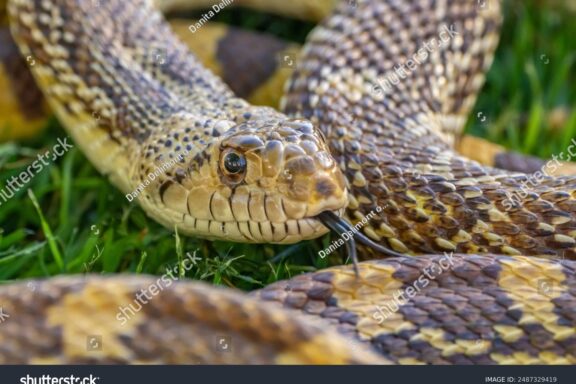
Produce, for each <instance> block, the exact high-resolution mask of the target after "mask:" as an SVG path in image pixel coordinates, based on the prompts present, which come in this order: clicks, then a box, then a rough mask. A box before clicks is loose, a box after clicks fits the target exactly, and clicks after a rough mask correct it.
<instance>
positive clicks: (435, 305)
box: [0, 0, 576, 364]
mask: <svg viewBox="0 0 576 384" xmlns="http://www.w3.org/2000/svg"><path fill="white" fill-rule="evenodd" d="M8 11H9V15H10V20H11V28H12V33H13V36H14V38H15V40H16V42H17V44H18V46H19V48H20V50H21V52H22V54H23V55H24V57H27V56H32V57H34V59H35V60H36V65H35V66H34V67H33V68H32V69H33V73H34V76H35V79H36V81H37V82H38V84H39V85H40V88H41V89H42V91H43V93H44V95H45V96H46V98H47V100H48V102H49V103H50V106H51V108H52V109H53V110H54V111H55V112H56V114H57V116H58V117H59V119H60V120H61V122H62V123H63V124H64V126H65V127H66V129H67V131H68V133H69V134H70V135H71V136H72V137H73V139H74V140H75V142H76V143H77V145H78V146H79V147H80V148H81V149H82V150H83V151H84V153H85V154H86V156H87V157H88V158H89V159H90V161H91V162H92V163H93V164H94V165H95V166H96V168H97V169H98V170H99V171H100V172H101V173H103V174H104V175H106V176H107V177H109V178H110V180H111V181H112V183H114V184H115V185H116V186H117V187H118V188H119V189H120V190H122V192H123V193H125V194H131V195H134V198H135V199H137V200H138V202H139V203H140V205H141V206H142V207H143V209H144V210H145V211H146V212H147V213H148V214H149V215H150V216H151V217H153V218H155V219H156V220H158V221H159V222H161V223H162V224H164V225H166V226H168V227H170V228H173V227H174V226H176V227H177V228H178V229H179V231H180V232H181V233H186V234H190V235H194V236H201V237H206V238H210V239H228V240H234V241H240V242H273V243H293V242H297V241H300V240H303V239H308V238H315V237H318V236H320V235H322V234H324V233H326V232H327V231H328V228H327V227H326V226H324V224H325V225H327V226H328V227H330V228H331V229H334V230H336V231H339V230H340V231H342V230H346V229H347V228H350V226H351V225H354V226H356V228H357V229H358V231H359V233H358V234H357V237H358V239H364V241H363V244H362V245H360V246H359V248H358V249H359V255H360V257H361V258H363V259H376V260H369V261H364V262H362V263H359V264H358V265H357V273H355V271H354V269H353V268H352V267H351V266H339V267H334V268H330V269H326V270H322V271H318V272H316V273H312V274H305V275H301V276H297V277H295V278H293V279H292V280H289V281H284V282H278V283H275V284H272V285H270V286H268V287H265V288H264V289H262V290H260V291H257V292H254V293H252V294H250V295H246V294H243V293H239V292H234V291H231V290H228V289H223V288H215V287H210V286H207V285H204V284H201V283H193V282H165V281H163V280H161V279H157V278H153V277H127V276H114V277H84V278H78V277H61V278H55V279H50V280H46V281H41V282H34V283H32V284H35V285H34V287H35V289H34V290H30V289H29V287H28V286H27V285H26V283H20V284H12V285H7V286H3V287H2V288H0V303H1V304H2V306H3V309H4V310H5V311H6V313H8V314H10V316H11V318H9V319H8V321H5V322H3V323H2V324H0V341H1V342H0V361H1V362H4V363H92V362H109V363H289V364H290V363H311V364H325V363H333V364H353V363H360V364H366V363H368V364H372V363H382V364H386V363H399V364H419V363H432V364H446V363H449V364H450V363H451V364H470V363H474V364H514V363H517V364H538V363H540V364H542V363H546V364H575V363H576V327H575V325H576V279H575V278H574V273H575V269H576V262H574V261H572V260H571V259H574V258H575V245H576V242H575V240H574V239H575V238H576V231H575V225H576V217H575V214H574V212H575V210H576V204H575V202H574V196H573V194H574V187H575V185H576V179H575V178H573V177H561V178H552V177H543V178H542V179H541V180H540V182H539V183H538V184H537V185H536V186H534V187H533V188H532V189H531V191H530V193H528V194H525V195H521V194H519V193H518V192H519V191H520V184H521V182H522V181H525V180H526V179H527V177H528V176H527V175H523V174H517V173H509V172H506V171H502V170H498V169H494V168H488V167H483V166H481V165H479V164H478V163H475V162H472V161H470V160H468V159H466V158H464V157H461V156H459V155H458V154H457V153H456V152H454V150H453V149H452V145H453V143H454V138H455V136H456V135H457V134H458V133H459V132H460V131H461V130H462V127H463V125H464V123H465V119H466V116H467V114H468V112H469V111H470V109H471V107H472V106H473V104H474V101H475V98H476V94H477V93H478V91H479V89H480V88H481V86H482V84H483V82H484V72H485V71H486V70H487V68H488V67H489V65H490V64H491V61H492V56H493V52H494V49H495V47H496V45H497V42H498V29H499V26H500V23H501V16H500V4H499V3H498V2H496V1H491V2H489V6H488V7H482V8H480V7H478V6H476V3H475V2H470V1H464V0H455V1H450V2H448V1H441V0H438V1H433V0H412V1H395V0H387V1H376V0H371V1H370V0H366V1H355V2H342V3H341V4H339V5H338V6H337V7H336V9H335V10H334V11H333V13H332V14H331V15H330V16H329V17H328V18H326V19H325V20H324V21H323V22H322V23H321V24H320V25H319V26H318V27H317V28H316V29H315V30H314V31H313V32H312V33H311V35H310V36H309V38H308V41H307V44H306V46H305V47H304V51H303V57H302V59H301V61H300V62H299V64H298V66H297V68H296V69H295V72H294V74H293V76H292V78H291V80H290V81H289V83H288V84H287V87H286V95H285V98H284V100H283V111H284V113H280V112H277V111H275V110H274V109H272V108H267V107H255V106H251V105H250V104H248V103H247V102H245V101H243V100H242V99H239V98H237V97H235V96H234V95H233V93H232V92H231V91H230V90H229V89H228V88H227V87H226V86H225V85H224V84H223V83H222V82H221V81H220V80H219V79H218V78H216V77H215V76H214V75H212V74H211V73H210V72H209V71H207V70H206V69H205V68H204V67H203V66H202V65H201V64H200V63H199V62H198V61H197V59H196V58H195V57H194V56H192V55H191V54H190V53H189V52H188V51H187V49H186V47H185V46H184V45H183V44H182V43H181V42H180V41H179V40H178V39H177V38H176V37H175V36H174V35H173V34H172V32H171V31H170V29H169V28H168V26H167V24H166V23H165V21H164V20H163V17H162V16H161V14H160V13H159V12H158V11H156V10H155V9H154V7H153V4H152V3H151V2H149V1H146V0H133V1H120V0H109V1H105V0H100V1H98V2H96V3H94V2H92V1H88V0H54V1H47V0H11V1H10V2H9V5H8ZM447 34H448V35H449V36H450V37H449V38H448V39H447V40H444V37H446V36H447ZM440 39H442V40H440ZM434 41H435V42H436V45H434V43H433V42H434ZM440 41H442V44H440V43H439V42H440ZM426 44H432V45H426ZM423 47H432V48H425V50H424V51H423V50H422V49H423ZM150 52H163V53H164V54H165V59H166V60H163V62H162V63H161V64H160V63H158V61H156V60H154V59H153V58H151V57H150V56H151V54H150ZM416 53H418V56H416ZM416 57H418V59H419V60H418V61H416ZM411 58H412V59H411ZM409 60H412V62H411V64H408V61H409ZM414 61H416V63H417V64H415V62H414ZM401 64H403V65H404V67H403V68H404V71H405V73H404V75H405V76H404V77H405V78H403V79H402V81H399V82H397V84H394V87H393V88H392V89H391V90H387V91H386V92H384V89H383V88H379V86H378V85H379V84H382V81H383V80H382V79H389V78H391V76H392V75H394V74H395V73H398V71H399V70H398V69H397V68H399V66H400V65H401ZM165 162H170V163H171V164H173V165H172V167H170V168H168V169H166V171H165V172H164V173H162V174H160V175H158V176H157V177H156V178H155V179H154V180H152V181H150V180H148V182H147V181H146V180H145V178H146V177H147V175H148V174H149V173H150V171H151V170H154V169H155V168H157V167H161V166H162V164H163V163H165ZM134 191H137V193H134ZM510 196H515V200H514V203H513V204H510ZM338 216H342V217H344V218H345V219H344V218H339V217H338ZM367 239H370V241H367ZM383 252H394V253H396V254H398V253H401V254H403V255H402V256H399V257H395V258H387V259H381V258H383V257H384V256H385V255H384V254H383ZM378 259H381V260H378ZM446 262H447V263H448V265H447V266H445V265H444V264H445V263H446ZM434 271H435V272H434ZM28 284H31V283H28ZM151 286H157V288H156V294H155V295H156V296H160V297H157V298H156V297H155V298H153V299H150V300H147V301H146V303H145V304H143V305H141V306H140V308H139V309H138V310H134V311H133V312H134V314H133V316H131V318H130V319H129V321H126V322H124V323H122V322H120V321H118V313H117V312H118V310H119V308H120V309H121V308H124V309H126V308H127V306H129V305H131V304H134V300H135V299H134V298H135V297H137V296H138V293H141V292H143V290H146V291H147V290H149V289H150V287H151ZM158 287H159V288H158ZM406 296H407V297H408V298H406ZM146 297H147V298H148V296H146ZM132 308H133V307H132V306H130V309H132ZM386 311H387V312H386ZM94 334H96V335H99V336H100V337H101V348H99V349H98V350H91V349H90V348H87V346H86V342H87V337H89V336H90V335H94ZM222 335H225V337H228V338H229V339H225V340H228V341H230V342H231V344H232V350H231V351H227V352H224V351H222V350H218V349H217V348H215V347H216V346H215V340H216V339H218V338H220V341H222V340H223V339H222Z"/></svg>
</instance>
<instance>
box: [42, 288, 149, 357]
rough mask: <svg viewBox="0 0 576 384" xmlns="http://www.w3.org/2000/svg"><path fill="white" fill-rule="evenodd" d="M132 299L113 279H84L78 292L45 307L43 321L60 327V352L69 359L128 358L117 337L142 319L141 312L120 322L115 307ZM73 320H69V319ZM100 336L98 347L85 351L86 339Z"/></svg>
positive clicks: (131, 331) (130, 330)
mask: <svg viewBox="0 0 576 384" xmlns="http://www.w3.org/2000/svg"><path fill="white" fill-rule="evenodd" d="M133 301H134V291H133V290H131V289H130V288H128V287H127V286H125V285H122V284H118V283H117V282H114V281H112V280H111V281H106V280H97V281H88V282H87V283H86V285H85V286H84V287H83V288H82V289H81V290H80V291H78V292H74V293H69V294H68V295H66V296H64V297H63V298H62V300H61V301H60V302H59V303H57V304H55V305H53V306H52V307H50V308H48V309H47V311H46V312H47V323H48V324H49V325H50V326H53V327H60V328H61V329H62V345H63V353H64V354H65V355H66V356H67V357H68V358H69V359H72V360H73V359H97V358H100V359H117V360H123V361H130V360H132V354H131V351H129V350H128V349H127V348H126V347H125V346H124V343H123V342H122V341H121V340H120V336H121V335H130V334H131V333H133V332H134V331H135V330H136V329H137V327H138V325H139V324H141V323H142V322H144V321H145V318H144V317H143V316H142V313H141V312H137V313H135V315H134V316H133V317H132V318H131V319H129V320H128V321H127V322H125V324H124V325H122V322H121V321H119V320H118V319H117V318H116V315H117V313H118V311H119V307H121V306H128V305H129V304H131V303H132V302H133ZM71 319H73V320H71ZM91 335H98V336H101V338H102V348H101V350H90V351H89V350H88V349H87V342H88V341H87V338H88V337H89V336H91Z"/></svg>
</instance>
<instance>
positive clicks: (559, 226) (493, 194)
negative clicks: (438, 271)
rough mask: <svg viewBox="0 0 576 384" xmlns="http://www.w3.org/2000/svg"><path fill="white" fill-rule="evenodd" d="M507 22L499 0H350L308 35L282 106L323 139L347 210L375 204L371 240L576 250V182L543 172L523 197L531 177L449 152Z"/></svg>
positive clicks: (360, 212)
mask: <svg viewBox="0 0 576 384" xmlns="http://www.w3.org/2000/svg"><path fill="white" fill-rule="evenodd" d="M430 9H433V10H434V12H430V11H426V12H425V11H424V10H430ZM500 23H501V16H500V6H499V2H498V1H490V6H489V7H488V8H486V9H485V10H482V9H481V8H479V7H477V5H476V3H474V2H470V1H464V0H462V1H451V2H433V1H408V2H406V1H359V2H358V6H356V7H354V6H351V5H350V4H347V3H345V2H343V3H342V4H341V5H340V6H339V7H338V8H337V9H336V11H335V14H334V15H333V16H331V17H330V18H328V19H327V20H326V21H325V22H324V23H322V24H321V25H320V26H319V27H317V28H316V29H315V30H314V31H313V32H312V33H311V36H309V38H308V43H307V46H306V49H305V52H304V54H303V57H302V59H301V61H300V64H299V65H298V67H297V68H296V72H295V75H294V77H293V78H292V80H291V82H290V84H289V87H288V91H287V95H286V98H285V100H284V106H285V107H284V110H285V111H286V112H287V113H288V114H292V115H298V116H302V117H305V118H307V119H310V120H311V121H312V122H313V123H314V124H315V125H316V126H318V127H320V129H321V130H322V132H323V133H324V135H325V136H326V137H327V141H328V144H329V146H330V149H331V153H332V155H333V156H334V157H335V158H336V161H337V162H338V163H339V164H340V167H341V168H342V169H343V170H344V173H345V175H346V178H347V180H348V181H349V183H348V186H349V188H350V192H351V193H350V196H351V199H350V204H349V205H348V209H347V214H348V217H349V218H350V220H351V221H352V222H353V223H356V222H358V221H360V220H361V219H362V218H364V217H365V216H367V214H368V213H369V212H375V213H376V214H375V215H373V216H372V217H371V219H370V220H369V222H370V223H369V225H365V226H363V227H362V231H363V232H364V233H365V234H366V235H367V236H369V237H370V238H372V239H374V240H375V241H377V242H380V243H381V244H383V245H387V246H389V247H391V248H392V249H394V250H396V251H398V252H401V253H410V254H419V253H439V252H443V251H454V252H461V253H496V254H505V255H548V256H560V257H566V258H570V259H573V258H575V257H576V253H575V245H576V241H575V237H576V231H575V229H576V215H575V211H576V201H575V200H574V199H575V197H576V194H575V186H576V178H574V177H563V178H552V177H545V176H542V174H540V175H539V176H538V177H537V179H538V182H534V180H532V184H528V188H527V189H528V192H527V193H523V192H522V183H523V182H525V181H526V180H527V179H528V176H527V175H522V174H511V173H507V172H504V171H500V170H496V169H493V168H488V167H482V166H480V165H479V164H478V163H475V162H472V161H470V160H468V159H466V158H463V157H461V156H459V155H458V154H456V153H455V152H454V151H453V149H452V145H453V142H454V138H455V136H456V135H457V134H459V133H460V131H461V130H462V127H463V125H464V123H465V121H466V117H467V115H468V112H469V111H470V109H471V108H472V106H473V104H474V102H475V99H476V95H477V92H478V90H479V89H480V87H481V85H482V84H483V82H484V72H485V70H486V69H487V68H488V67H489V65H490V64H491V62H492V57H493V53H494V49H495V47H496V45H497V42H498V29H499V26H500ZM448 30H450V31H453V33H450V32H448ZM454 32H455V33H454ZM447 37H448V38H447ZM433 39H435V40H434V41H435V43H432V41H433ZM441 39H444V41H445V42H444V43H442V44H441V45H440V46H438V45H439V42H440V41H441ZM414 57H415V59H414ZM409 60H411V62H409ZM401 64H404V68H403V69H398V70H397V72H398V73H399V74H397V75H396V76H397V77H396V78H394V77H393V76H394V67H395V66H396V67H399V66H400V65H401ZM402 71H404V72H403V73H402ZM399 77H405V79H402V78H400V79H399ZM398 79H399V80H398ZM384 80H389V81H390V83H392V85H391V88H392V89H390V90H386V91H385V90H384V87H385V86H389V85H387V84H386V83H385V82H384ZM396 82H397V83H398V84H397V85H394V83H396ZM382 84H384V85H382ZM540 176H542V178H541V180H540ZM534 184H535V185H534ZM377 207H381V208H382V211H381V212H379V213H377V212H376V208H377ZM373 256H375V255H371V256H370V257H373Z"/></svg>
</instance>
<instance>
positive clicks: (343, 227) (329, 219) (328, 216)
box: [316, 211, 404, 276]
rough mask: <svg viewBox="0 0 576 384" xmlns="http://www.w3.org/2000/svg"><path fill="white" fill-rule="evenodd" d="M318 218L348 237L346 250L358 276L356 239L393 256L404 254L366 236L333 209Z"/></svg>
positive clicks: (328, 226) (345, 237)
mask: <svg viewBox="0 0 576 384" xmlns="http://www.w3.org/2000/svg"><path fill="white" fill-rule="evenodd" d="M316 218H317V219H318V220H320V221H321V222H322V224H324V225H325V226H326V227H327V228H329V229H330V230H332V231H334V232H336V233H337V234H338V235H339V236H341V237H342V238H344V239H346V240H345V241H346V252H347V253H348V256H349V257H350V258H351V259H352V262H353V263H354V272H355V273H356V276H359V273H358V255H357V253H356V242H355V241H354V240H358V242H359V243H362V244H364V245H365V246H367V247H370V248H372V249H373V250H375V251H377V252H380V253H383V254H385V255H388V256H392V257H402V256H404V255H402V254H401V253H398V252H394V251H393V250H391V249H388V248H386V247H384V246H382V245H380V244H378V243H375V242H374V241H372V240H371V239H369V238H368V237H366V236H365V235H364V234H363V233H361V232H360V231H358V230H357V229H356V228H354V227H353V226H352V225H350V223H348V222H347V221H346V220H344V219H343V218H341V217H338V216H337V215H336V214H335V213H334V212H332V211H324V212H322V213H320V214H319V215H318V216H316ZM345 233H347V234H348V236H343V235H344V234H345Z"/></svg>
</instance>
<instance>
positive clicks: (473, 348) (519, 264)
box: [255, 254, 576, 364]
mask: <svg viewBox="0 0 576 384" xmlns="http://www.w3.org/2000/svg"><path fill="white" fill-rule="evenodd" d="M444 267H446V268H444ZM575 272H576V262H574V261H568V260H564V261H551V260H544V259H539V258H529V257H506V256H499V255H483V256H480V255H451V254H448V255H444V256H440V255H435V256H430V255H428V256H420V257H416V258H399V259H396V258H393V259H387V260H375V261H368V262H363V263H360V279H356V278H355V276H354V273H353V271H352V269H351V268H349V267H335V268H330V269H326V270H323V271H320V272H317V273H313V274H307V275H301V276H297V277H295V278H293V279H292V280H288V281H282V282H278V283H275V284H271V285H270V286H268V287H266V288H264V289H262V290H260V291H258V292H256V293H255V294H256V295H257V296H258V297H259V298H261V299H263V300H266V301H271V302H277V303H281V304H282V306H283V307H284V308H292V309H294V310H295V311H297V312H302V313H305V314H308V315H309V316H310V317H312V318H314V319H316V318H320V319H322V320H323V321H324V322H325V323H327V324H329V325H330V326H331V327H334V328H336V329H338V331H339V332H340V333H342V334H345V335H348V336H349V337H351V338H354V339H357V340H361V341H364V342H365V343H366V344H370V345H371V346H372V347H373V348H374V349H376V350H377V351H379V352H380V353H381V354H382V355H383V356H385V357H386V358H388V359H390V360H392V361H393V362H395V363H399V364H576V277H575V274H574V273H575Z"/></svg>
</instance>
